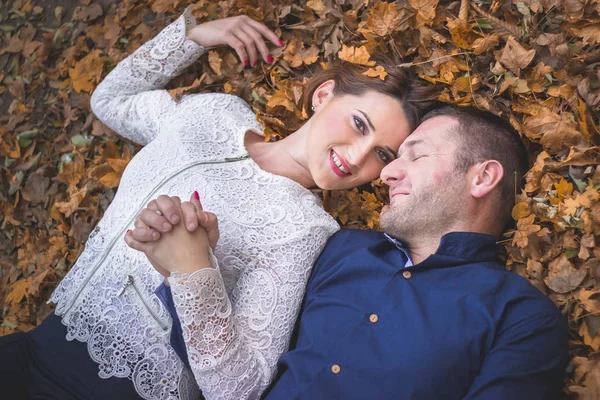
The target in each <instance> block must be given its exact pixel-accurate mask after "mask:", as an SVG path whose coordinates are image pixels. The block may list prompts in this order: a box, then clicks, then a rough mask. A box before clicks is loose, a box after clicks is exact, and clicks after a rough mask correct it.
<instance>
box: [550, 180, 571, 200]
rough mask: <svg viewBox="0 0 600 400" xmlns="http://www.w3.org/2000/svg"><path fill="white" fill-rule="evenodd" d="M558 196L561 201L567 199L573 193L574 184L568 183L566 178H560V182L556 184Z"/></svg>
mask: <svg viewBox="0 0 600 400" xmlns="http://www.w3.org/2000/svg"><path fill="white" fill-rule="evenodd" d="M554 188H555V189H556V194H557V195H558V197H559V198H560V199H565V198H567V197H569V196H571V193H573V184H572V183H569V182H567V180H566V179H565V178H560V182H558V183H555V184H554Z"/></svg>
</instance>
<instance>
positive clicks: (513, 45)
mask: <svg viewBox="0 0 600 400" xmlns="http://www.w3.org/2000/svg"><path fill="white" fill-rule="evenodd" d="M533 57H535V50H534V49H531V50H525V49H524V48H523V46H521V45H520V44H519V42H517V41H516V39H515V38H514V37H512V36H511V37H509V38H508V40H507V41H506V46H505V47H504V50H502V56H501V57H500V60H498V61H500V62H501V63H502V65H504V66H505V67H506V68H508V69H510V70H511V71H512V72H513V73H514V74H515V75H517V76H519V75H520V74H521V70H522V69H523V68H526V67H527V66H528V65H529V64H530V63H531V61H532V60H533Z"/></svg>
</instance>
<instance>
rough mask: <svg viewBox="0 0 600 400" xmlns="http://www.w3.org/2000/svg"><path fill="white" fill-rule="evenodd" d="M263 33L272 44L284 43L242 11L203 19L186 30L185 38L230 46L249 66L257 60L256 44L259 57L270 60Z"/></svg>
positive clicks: (271, 58)
mask: <svg viewBox="0 0 600 400" xmlns="http://www.w3.org/2000/svg"><path fill="white" fill-rule="evenodd" d="M263 37H264V38H266V39H268V40H269V41H271V42H272V43H273V44H275V45H276V46H281V47H282V46H284V43H283V42H282V41H281V40H280V39H279V38H278V37H277V35H276V34H275V33H273V31H271V30H270V29H269V28H267V27H266V26H265V25H264V24H261V23H260V22H256V21H254V20H253V19H251V18H250V17H247V16H245V15H240V16H237V17H230V18H224V19H219V20H216V21H210V22H205V23H203V24H200V25H197V26H195V27H193V28H192V29H190V30H189V31H188V32H187V38H188V39H190V40H193V41H194V42H196V43H198V44H199V45H201V46H204V47H216V46H222V45H229V46H231V47H232V48H233V49H234V50H235V51H236V53H237V55H238V57H239V58H240V60H241V61H242V63H243V64H244V65H245V66H248V64H250V65H252V66H253V67H255V66H256V62H257V60H258V55H257V52H256V49H257V48H258V51H259V52H260V54H261V56H262V59H263V60H265V61H266V62H268V63H271V62H273V57H271V55H270V54H269V49H268V48H267V45H266V44H265V41H264V39H263Z"/></svg>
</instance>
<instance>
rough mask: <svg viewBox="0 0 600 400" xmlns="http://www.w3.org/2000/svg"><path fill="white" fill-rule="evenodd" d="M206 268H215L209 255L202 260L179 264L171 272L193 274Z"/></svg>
mask: <svg viewBox="0 0 600 400" xmlns="http://www.w3.org/2000/svg"><path fill="white" fill-rule="evenodd" d="M205 268H213V266H212V264H211V263H210V259H209V258H208V257H206V258H204V257H202V261H190V262H186V263H182V264H181V265H178V266H177V269H176V270H175V271H172V272H171V274H193V273H194V272H196V271H200V270H201V269H205Z"/></svg>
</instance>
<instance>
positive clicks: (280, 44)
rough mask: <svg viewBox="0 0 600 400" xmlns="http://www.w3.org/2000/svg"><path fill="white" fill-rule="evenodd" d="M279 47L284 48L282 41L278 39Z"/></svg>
mask: <svg viewBox="0 0 600 400" xmlns="http://www.w3.org/2000/svg"><path fill="white" fill-rule="evenodd" d="M279 46H281V47H283V46H285V43H283V40H281V39H279Z"/></svg>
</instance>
